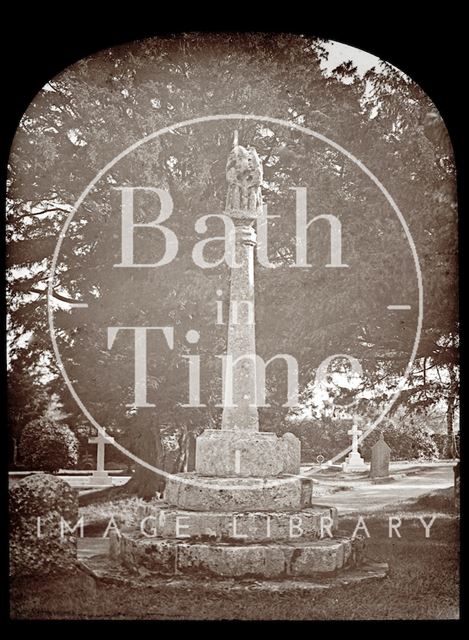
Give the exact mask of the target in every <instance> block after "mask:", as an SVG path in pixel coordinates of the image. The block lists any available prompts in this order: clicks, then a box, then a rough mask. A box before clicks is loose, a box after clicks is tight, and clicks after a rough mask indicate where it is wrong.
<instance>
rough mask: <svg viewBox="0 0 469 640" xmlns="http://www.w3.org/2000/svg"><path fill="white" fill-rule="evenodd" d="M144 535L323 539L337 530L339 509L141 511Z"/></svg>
mask: <svg viewBox="0 0 469 640" xmlns="http://www.w3.org/2000/svg"><path fill="white" fill-rule="evenodd" d="M139 520H140V523H141V526H142V527H143V529H144V532H145V534H147V535H149V536H151V537H153V538H187V539H190V540H193V541H196V540H206V541H213V540H222V541H230V540H231V541H232V540H238V541H244V542H245V543H252V542H269V541H270V542H272V541H279V540H291V539H292V538H294V537H295V536H296V537H299V536H301V539H302V540H312V539H316V538H319V537H321V536H322V535H323V534H324V533H325V532H326V529H330V530H331V532H334V531H335V530H336V529H337V509H335V508H333V507H322V506H316V507H311V508H309V509H304V510H303V511H293V512H279V511H270V512H269V511H268V512H265V511H240V512H230V511H225V512H213V511H185V510H182V509H175V508H173V507H168V506H160V507H151V508H148V507H147V508H145V509H142V513H141V514H140V516H139Z"/></svg>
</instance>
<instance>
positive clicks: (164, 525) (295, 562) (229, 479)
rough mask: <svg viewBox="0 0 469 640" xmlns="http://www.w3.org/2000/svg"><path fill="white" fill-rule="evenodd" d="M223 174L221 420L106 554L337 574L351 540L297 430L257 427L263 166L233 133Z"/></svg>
mask: <svg viewBox="0 0 469 640" xmlns="http://www.w3.org/2000/svg"><path fill="white" fill-rule="evenodd" d="M226 178H227V182H228V193H227V198H226V206H225V214H226V215H227V216H230V218H231V219H232V221H233V223H234V237H233V256H234V258H235V261H234V262H233V261H232V262H231V266H230V276H231V284H230V315H229V324H228V342H227V354H226V366H225V374H224V403H223V413H222V418H221V428H220V429H206V430H205V431H204V432H203V433H202V434H201V435H200V436H199V437H198V438H197V441H196V460H195V473H180V474H177V475H172V476H170V477H169V478H168V479H167V482H166V488H165V492H164V501H163V502H155V504H154V505H150V506H149V507H148V508H146V510H145V513H144V514H142V515H145V516H146V517H147V520H148V519H150V520H151V527H152V535H151V537H148V536H147V535H146V534H142V531H141V529H140V528H133V529H131V530H130V531H128V532H125V533H124V534H123V535H122V537H119V536H117V535H116V536H113V537H112V542H111V555H112V556H113V557H114V558H116V559H119V560H120V561H121V562H122V563H123V564H124V565H125V566H127V567H129V568H131V569H132V570H135V569H138V568H140V567H144V568H145V569H147V570H149V571H151V572H156V573H164V574H174V573H185V574H191V573H195V574H196V575H197V576H200V574H201V573H202V574H204V573H206V574H208V575H211V576H225V577H226V576H232V577H246V576H259V577H264V578H267V579H274V578H276V579H288V578H289V577H292V578H293V577H295V576H304V577H313V578H314V577H315V576H323V577H324V576H335V575H336V572H337V571H338V570H340V569H342V568H344V567H346V566H348V565H349V564H350V563H353V562H354V554H353V553H352V541H351V540H350V539H349V538H343V537H333V536H334V532H336V530H337V511H336V510H335V509H334V508H332V507H327V506H314V505H313V503H312V499H313V498H312V495H313V494H312V481H311V479H310V478H308V477H305V476H302V475H301V472H300V442H299V440H298V438H296V437H295V436H294V435H293V434H291V433H286V434H285V435H284V436H282V437H281V438H279V437H278V436H277V435H276V434H275V433H272V432H267V431H259V416H258V409H257V406H256V399H257V398H256V396H257V394H256V377H257V376H256V372H257V371H259V366H262V363H260V361H257V362H256V335H255V308H254V307H255V300H254V249H255V246H256V234H255V232H254V229H253V228H252V225H253V223H254V221H255V220H256V218H258V217H259V216H260V215H261V213H262V206H263V205H262V192H261V186H262V164H261V161H260V159H259V157H258V155H257V153H256V151H255V149H253V148H251V147H248V148H245V147H243V146H241V145H239V144H238V140H237V136H236V135H235V141H234V146H233V149H232V151H231V153H230V154H229V156H228V162H227V165H226ZM233 256H232V257H233ZM230 361H231V362H230ZM231 365H232V366H231ZM261 377H262V378H263V376H259V378H261ZM325 531H326V533H324V532H325Z"/></svg>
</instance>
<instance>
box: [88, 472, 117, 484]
mask: <svg viewBox="0 0 469 640" xmlns="http://www.w3.org/2000/svg"><path fill="white" fill-rule="evenodd" d="M89 483H90V484H93V485H103V486H105V485H111V484H112V478H111V476H110V475H109V473H108V472H107V471H93V473H92V474H91V476H90V477H89Z"/></svg>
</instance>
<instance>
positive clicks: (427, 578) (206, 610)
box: [11, 492, 459, 620]
mask: <svg viewBox="0 0 469 640" xmlns="http://www.w3.org/2000/svg"><path fill="white" fill-rule="evenodd" d="M449 504H450V500H449V494H445V493H444V492H440V493H438V492H435V493H434V494H430V495H429V496H426V497H425V498H420V499H419V500H417V501H415V502H414V503H413V504H410V503H408V504H405V505H402V506H401V508H400V509H399V510H398V509H396V510H395V511H394V512H392V511H386V512H385V511H381V512H378V513H375V514H371V515H370V514H367V515H366V516H365V522H366V525H367V527H368V530H369V533H370V536H371V537H370V539H369V540H368V543H367V555H368V556H369V557H370V558H372V559H373V560H377V561H381V562H382V561H387V562H388V563H389V566H390V572H389V576H388V577H387V578H385V579H384V580H380V581H373V582H368V583H366V582H365V583H362V584H358V585H351V586H343V587H339V588H336V589H333V590H325V591H321V592H313V593H311V592H310V593H308V592H306V593H302V592H288V593H284V592H282V593H275V592H268V593H266V592H262V593H259V592H254V591H251V592H250V591H249V590H247V591H246V592H244V593H239V592H235V591H233V592H229V591H228V592H227V593H226V594H224V595H223V596H220V594H219V593H216V592H215V591H213V593H212V592H211V591H210V590H208V591H207V590H205V591H203V592H201V591H200V590H199V591H198V590H197V588H194V589H185V590H182V589H181V591H180V592H179V593H178V594H177V597H175V593H174V592H173V591H172V592H170V593H168V592H165V591H164V590H163V589H155V588H151V589H150V588H141V589H132V590H129V588H125V587H123V586H115V585H104V584H101V583H97V582H95V581H94V580H93V579H92V578H90V577H88V576H84V575H83V576H81V575H80V576H62V577H57V578H55V579H47V580H46V579H34V580H32V579H28V580H24V579H23V580H19V579H18V580H14V581H13V582H12V584H11V617H12V618H16V619H20V618H21V619H84V618H86V619H89V618H94V619H151V620H184V619H186V620H200V619H209V620H216V619H225V620H227V619H228V620H272V619H275V620H328V619H333V620H356V619H362V620H363V619H365V620H366V619H388V620H396V619H398V620H399V619H400V620H402V619H405V620H410V619H456V618H458V615H459V612H458V611H459V607H458V604H459V556H458V548H459V521H458V519H457V518H456V517H455V515H454V512H453V510H452V508H451V507H450V506H449ZM434 514H435V515H436V520H435V522H434V524H433V526H432V528H431V532H430V537H429V538H425V530H424V528H423V526H422V523H421V522H420V521H419V520H418V517H419V516H424V517H425V520H426V521H427V522H428V521H429V520H430V518H431V516H432V515H434ZM389 515H400V516H401V517H402V526H401V529H400V532H401V535H402V537H401V538H396V537H394V538H392V539H390V538H389V537H388V516H389ZM340 523H341V524H340V526H341V529H342V530H343V531H344V532H347V533H351V532H352V531H353V530H354V528H355V526H356V523H357V520H356V518H348V519H344V518H342V519H341V520H340ZM195 584H196V583H195Z"/></svg>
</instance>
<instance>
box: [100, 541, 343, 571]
mask: <svg viewBox="0 0 469 640" xmlns="http://www.w3.org/2000/svg"><path fill="white" fill-rule="evenodd" d="M111 557H112V558H114V559H117V560H119V561H120V562H121V563H122V564H123V565H124V566H125V567H126V568H128V569H131V570H136V571H139V570H141V569H142V568H143V569H145V570H148V571H150V572H152V573H156V574H162V575H168V574H171V575H174V574H186V573H187V574H194V573H198V572H200V573H202V574H204V575H214V576H222V577H223V576H224V577H238V578H246V577H250V576H251V577H252V576H259V577H261V578H268V579H270V578H282V577H288V576H303V577H314V576H319V575H331V574H334V573H335V572H336V571H338V570H340V569H342V568H343V567H345V566H346V565H348V564H349V563H350V562H351V561H352V562H353V545H352V542H351V540H349V539H346V538H334V539H330V538H328V539H322V540H312V541H301V542H291V541H290V542H275V543H263V544H260V543H259V544H249V545H243V544H238V545H235V544H232V543H231V544H228V543H221V542H219V543H217V542H211V543H203V542H200V543H198V542H183V541H181V540H174V539H157V538H142V537H140V534H139V533H134V534H132V533H127V534H126V535H123V536H122V537H120V538H119V537H118V536H117V535H115V534H113V535H112V537H111Z"/></svg>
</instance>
